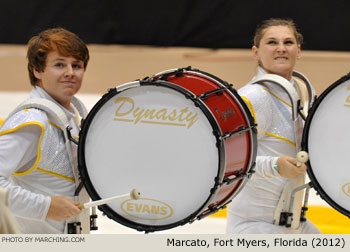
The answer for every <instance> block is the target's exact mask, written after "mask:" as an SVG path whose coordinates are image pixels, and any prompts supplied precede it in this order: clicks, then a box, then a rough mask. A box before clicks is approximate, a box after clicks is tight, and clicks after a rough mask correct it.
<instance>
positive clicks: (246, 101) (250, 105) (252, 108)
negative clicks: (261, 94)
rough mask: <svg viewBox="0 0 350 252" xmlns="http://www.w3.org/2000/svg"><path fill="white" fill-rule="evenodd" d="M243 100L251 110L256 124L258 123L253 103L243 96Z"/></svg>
mask: <svg viewBox="0 0 350 252" xmlns="http://www.w3.org/2000/svg"><path fill="white" fill-rule="evenodd" d="M241 98H242V100H243V101H244V102H245V103H246V104H247V105H248V108H249V110H250V113H251V114H252V116H253V118H254V123H256V117H255V112H254V107H253V105H252V103H251V102H250V100H249V99H248V98H247V97H245V96H241Z"/></svg>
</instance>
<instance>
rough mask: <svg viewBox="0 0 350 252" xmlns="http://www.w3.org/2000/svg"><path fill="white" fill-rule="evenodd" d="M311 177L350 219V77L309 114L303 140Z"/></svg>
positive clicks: (331, 89)
mask: <svg viewBox="0 0 350 252" xmlns="http://www.w3.org/2000/svg"><path fill="white" fill-rule="evenodd" d="M302 149H303V150H305V151H306V152H308V153H309V161H308V162H307V166H308V170H307V171H308V175H309V177H310V180H311V181H312V184H313V186H314V188H315V190H316V191H317V192H318V193H319V194H320V196H321V198H322V199H324V200H325V201H326V202H327V203H328V204H329V205H331V206H332V207H333V208H335V209H336V210H338V211H339V212H340V213H342V214H344V215H346V216H348V217H350V169H349V167H348V166H349V164H350V152H349V151H350V75H349V74H348V75H346V76H344V77H342V78H340V79H339V80H338V81H336V82H335V83H333V84H332V85H331V86H329V87H328V88H327V89H326V90H325V91H324V92H323V93H322V94H321V95H320V97H319V98H318V99H316V101H315V103H314V105H313V106H312V108H311V109H310V111H309V114H308V117H307V119H306V122H305V127H304V131H303V138H302Z"/></svg>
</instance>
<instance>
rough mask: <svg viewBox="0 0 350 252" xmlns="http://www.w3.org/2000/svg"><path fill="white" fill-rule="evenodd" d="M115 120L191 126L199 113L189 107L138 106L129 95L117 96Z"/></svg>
mask: <svg viewBox="0 0 350 252" xmlns="http://www.w3.org/2000/svg"><path fill="white" fill-rule="evenodd" d="M114 103H115V104H116V105H117V109H116V111H115V118H114V120H115V121H123V122H132V123H134V124H138V123H148V124H161V125H171V126H183V127H187V128H188V129H189V128H191V127H192V126H193V125H194V124H195V123H196V122H197V120H198V114H197V113H193V112H191V111H190V110H189V108H188V107H185V108H182V109H167V108H143V107H137V106H136V105H135V101H134V100H133V99H132V98H129V97H121V98H116V99H115V101H114Z"/></svg>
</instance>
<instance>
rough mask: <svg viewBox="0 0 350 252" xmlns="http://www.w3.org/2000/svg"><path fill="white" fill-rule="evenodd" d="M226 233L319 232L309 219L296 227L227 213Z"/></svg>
mask: <svg viewBox="0 0 350 252" xmlns="http://www.w3.org/2000/svg"><path fill="white" fill-rule="evenodd" d="M226 233H228V234H321V232H320V231H319V230H318V228H317V227H316V226H315V225H314V224H312V223H311V222H310V221H309V220H306V221H305V222H301V223H300V226H299V228H298V229H296V230H295V229H292V228H287V227H285V226H278V225H275V224H272V223H268V222H263V221H250V220H247V219H244V218H240V217H238V216H235V215H232V214H229V216H227V226H226Z"/></svg>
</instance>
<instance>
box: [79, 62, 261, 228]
mask: <svg viewBox="0 0 350 252" xmlns="http://www.w3.org/2000/svg"><path fill="white" fill-rule="evenodd" d="M255 156H256V128H255V125H254V120H253V118H252V116H251V115H250V112H249V110H248V108H247V107H246V105H245V104H244V102H243V101H242V100H241V98H240V97H239V96H238V94H237V93H236V91H235V90H234V89H233V88H232V87H231V86H230V85H227V83H225V82H223V81H221V80H220V79H218V78H216V77H214V76H212V75H209V74H207V73H204V72H201V71H198V70H192V69H178V70H169V71H166V72H163V73H160V74H157V75H155V76H153V77H151V78H145V79H144V80H141V81H135V82H131V83H127V84H124V85H121V86H118V87H117V88H114V89H111V90H110V91H109V92H108V93H107V94H105V95H104V96H103V97H102V98H101V100H100V101H99V102H98V103H97V104H96V105H95V106H94V107H93V109H92V110H91V112H90V113H89V114H88V116H87V118H86V120H85V121H84V122H83V124H82V130H81V133H80V140H79V146H78V161H79V170H80V173H81V176H82V181H83V183H84V186H85V188H86V189H87V191H88V193H89V195H90V197H91V198H92V200H99V199H104V198H108V197H112V196H114V195H120V194H125V193H127V192H129V191H131V189H133V188H137V189H138V190H139V191H140V192H141V198H140V199H138V200H132V199H128V200H125V199H124V200H116V201H114V202H112V203H109V204H106V205H103V206H100V207H99V208H100V210H101V211H103V212H104V213H105V214H106V215H107V216H108V217H110V218H112V219H113V220H115V221H117V222H119V223H121V224H123V225H125V226H128V227H131V228H134V229H136V230H139V231H146V232H152V231H159V230H164V229H169V228H173V227H176V226H178V225H184V224H186V223H189V222H192V221H194V220H196V219H201V218H204V217H205V216H207V215H209V214H212V213H214V212H216V211H218V210H219V209H221V208H224V207H226V204H227V203H228V202H229V201H230V200H231V199H232V198H233V197H234V196H235V195H236V194H237V193H238V192H239V191H240V190H241V188H242V187H243V186H244V184H245V182H246V180H247V178H248V177H249V175H250V174H251V173H252V167H253V166H254V163H255Z"/></svg>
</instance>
